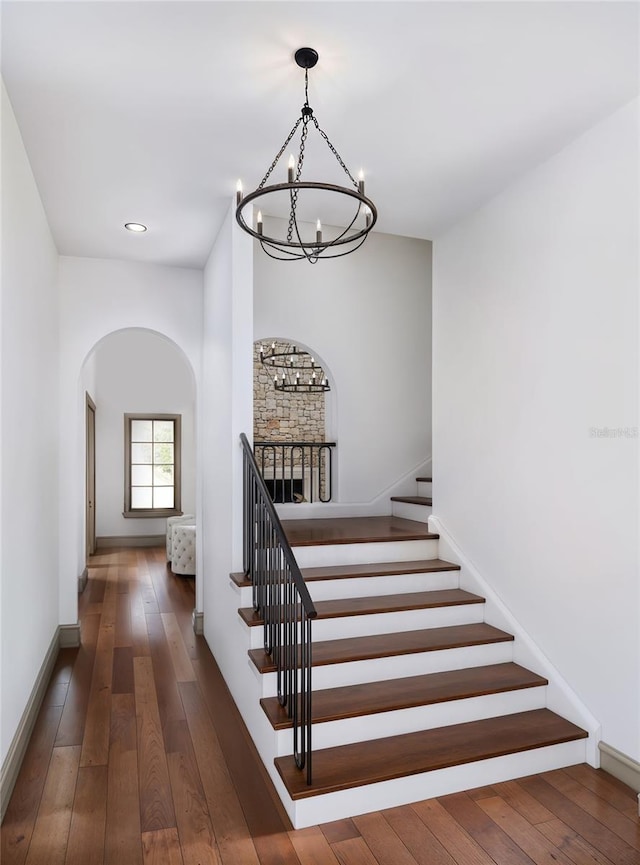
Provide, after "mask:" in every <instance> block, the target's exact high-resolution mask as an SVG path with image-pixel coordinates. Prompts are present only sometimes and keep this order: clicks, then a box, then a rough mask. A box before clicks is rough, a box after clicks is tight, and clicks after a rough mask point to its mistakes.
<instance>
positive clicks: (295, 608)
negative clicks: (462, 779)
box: [240, 433, 317, 784]
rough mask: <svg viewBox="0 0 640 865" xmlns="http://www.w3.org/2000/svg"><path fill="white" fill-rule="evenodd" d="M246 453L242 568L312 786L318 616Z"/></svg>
mask: <svg viewBox="0 0 640 865" xmlns="http://www.w3.org/2000/svg"><path fill="white" fill-rule="evenodd" d="M240 442H241V444H242V450H243V472H242V477H243V497H244V506H243V568H244V573H245V576H246V578H247V579H248V580H250V581H251V583H252V585H253V608H254V610H256V612H258V613H259V614H260V615H261V616H262V619H263V621H264V626H263V633H264V650H265V652H266V653H267V654H268V655H269V656H270V657H271V659H272V661H273V663H274V664H275V667H276V679H277V687H278V701H279V703H280V705H281V706H282V707H283V708H284V709H285V710H286V712H287V715H288V717H289V718H291V719H292V722H293V754H294V758H295V761H296V765H297V767H298V768H299V769H300V770H302V769H304V768H305V767H306V770H307V784H311V753H312V751H311V708H312V696H311V695H312V692H311V660H312V658H311V652H312V643H311V622H312V620H313V619H315V618H316V616H317V612H316V608H315V607H314V605H313V601H312V600H311V596H310V595H309V590H308V589H307V586H306V585H305V582H304V580H303V579H302V574H301V573H300V568H299V567H298V563H297V562H296V559H295V556H294V555H293V551H292V549H291V546H290V544H289V541H288V540H287V537H286V535H285V533H284V529H283V528H282V524H281V522H280V519H279V517H278V514H277V513H276V509H275V507H274V504H273V502H272V500H271V496H270V495H269V491H268V490H267V487H266V485H265V482H264V479H263V477H262V475H261V474H260V470H259V469H258V466H257V463H256V460H255V457H254V455H253V451H252V450H251V445H250V444H249V441H248V440H247V437H246V435H245V434H244V433H241V434H240Z"/></svg>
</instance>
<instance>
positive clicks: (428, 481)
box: [416, 478, 433, 484]
mask: <svg viewBox="0 0 640 865" xmlns="http://www.w3.org/2000/svg"><path fill="white" fill-rule="evenodd" d="M416 481H417V482H418V483H419V484H420V483H423V484H430V483H433V478H416Z"/></svg>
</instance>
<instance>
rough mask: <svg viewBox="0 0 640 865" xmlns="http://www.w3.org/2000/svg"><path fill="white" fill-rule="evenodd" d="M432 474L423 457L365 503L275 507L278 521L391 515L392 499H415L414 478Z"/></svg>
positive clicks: (319, 503) (313, 503)
mask: <svg viewBox="0 0 640 865" xmlns="http://www.w3.org/2000/svg"><path fill="white" fill-rule="evenodd" d="M430 473H431V457H425V458H424V459H423V460H421V461H420V462H419V463H417V464H416V465H415V466H413V468H411V469H409V471H408V472H406V473H405V474H404V475H403V476H402V477H401V478H399V479H398V480H396V481H394V482H393V483H392V484H390V485H389V486H388V487H386V488H385V489H383V490H381V491H380V492H378V493H376V494H375V496H373V498H372V499H371V500H370V501H367V502H334V501H331V502H302V503H300V504H295V503H293V502H290V503H287V504H277V505H276V511H277V512H278V516H279V517H280V519H281V520H307V519H314V518H316V517H323V518H325V519H330V518H332V517H379V516H386V515H388V514H390V513H391V496H403V495H404V496H415V494H416V478H417V477H420V476H421V475H425V474H430Z"/></svg>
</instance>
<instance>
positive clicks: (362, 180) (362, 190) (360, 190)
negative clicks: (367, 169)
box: [358, 169, 364, 195]
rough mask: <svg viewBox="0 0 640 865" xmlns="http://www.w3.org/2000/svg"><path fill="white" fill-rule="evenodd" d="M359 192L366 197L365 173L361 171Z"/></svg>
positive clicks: (359, 173)
mask: <svg viewBox="0 0 640 865" xmlns="http://www.w3.org/2000/svg"><path fill="white" fill-rule="evenodd" d="M358 192H359V193H360V195H364V171H363V170H362V169H360V171H359V172H358Z"/></svg>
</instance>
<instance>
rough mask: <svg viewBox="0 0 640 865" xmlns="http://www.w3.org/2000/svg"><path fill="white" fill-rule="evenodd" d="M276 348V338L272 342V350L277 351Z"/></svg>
mask: <svg viewBox="0 0 640 865" xmlns="http://www.w3.org/2000/svg"><path fill="white" fill-rule="evenodd" d="M275 350H276V342H275V340H274V341H273V342H272V343H271V351H275Z"/></svg>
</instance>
